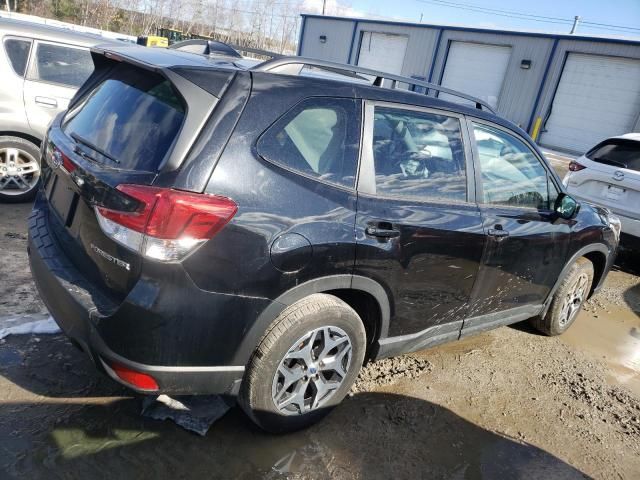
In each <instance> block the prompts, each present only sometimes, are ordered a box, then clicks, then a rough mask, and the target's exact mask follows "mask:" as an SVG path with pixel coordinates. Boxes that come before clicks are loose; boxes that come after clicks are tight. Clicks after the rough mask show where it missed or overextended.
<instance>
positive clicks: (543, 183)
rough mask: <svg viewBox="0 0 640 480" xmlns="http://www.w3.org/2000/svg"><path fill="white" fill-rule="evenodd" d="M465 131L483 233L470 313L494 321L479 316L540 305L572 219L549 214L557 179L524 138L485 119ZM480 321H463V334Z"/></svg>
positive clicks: (563, 255)
mask: <svg viewBox="0 0 640 480" xmlns="http://www.w3.org/2000/svg"><path fill="white" fill-rule="evenodd" d="M470 130H471V134H472V135H473V138H474V139H475V143H474V156H475V158H476V167H477V168H476V172H477V175H478V185H477V192H478V194H477V198H478V203H479V205H480V210H481V212H482V218H483V223H484V228H485V231H486V233H487V244H486V248H485V252H484V255H483V261H482V267H481V270H480V274H479V275H478V282H477V287H476V289H475V291H474V299H475V300H474V305H473V312H472V315H471V316H472V317H481V318H479V319H477V322H480V323H481V322H485V321H496V318H490V317H482V316H483V315H489V314H492V313H496V312H504V311H507V310H511V313H513V314H517V313H518V312H520V313H521V314H525V315H526V314H527V312H528V311H529V310H532V307H536V306H540V305H542V304H543V303H544V301H545V300H546V298H547V295H548V294H549V292H550V290H551V288H552V287H553V285H554V283H555V282H556V280H557V279H558V276H559V274H560V272H561V271H562V269H563V267H564V265H565V262H566V260H567V251H568V247H569V236H570V233H571V225H572V221H568V220H563V219H561V218H559V216H558V215H557V214H556V213H555V212H554V205H555V201H556V199H557V197H558V192H559V188H558V186H557V185H556V183H555V182H556V180H555V177H553V175H552V174H551V172H550V171H549V170H548V168H549V167H548V166H547V165H546V163H545V162H544V161H543V160H542V158H540V157H539V156H538V155H537V153H536V152H535V150H534V149H533V148H532V147H531V146H529V145H528V144H527V142H526V140H525V139H524V138H522V137H519V136H518V135H517V134H516V133H514V132H512V131H510V130H507V129H505V128H502V127H500V126H497V125H494V124H491V123H489V122H485V121H482V120H475V119H473V120H472V121H471V122H470ZM514 309H516V310H514ZM518 309H519V310H518ZM498 321H499V319H498ZM480 323H474V322H473V320H472V321H471V322H469V324H467V323H466V322H465V331H469V332H471V331H473V330H474V329H476V328H479V329H481V328H482V325H481V324H480ZM463 334H464V331H463Z"/></svg>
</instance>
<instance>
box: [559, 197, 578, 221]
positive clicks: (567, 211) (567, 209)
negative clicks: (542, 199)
mask: <svg viewBox="0 0 640 480" xmlns="http://www.w3.org/2000/svg"><path fill="white" fill-rule="evenodd" d="M554 210H555V212H556V213H557V214H558V215H559V216H560V217H561V218H564V219H565V220H571V219H572V218H573V217H575V216H576V215H577V214H578V212H579V211H580V204H579V203H578V202H577V201H576V200H575V199H574V198H573V197H571V196H569V195H567V194H566V193H561V194H560V195H558V198H557V200H556V205H555V207H554Z"/></svg>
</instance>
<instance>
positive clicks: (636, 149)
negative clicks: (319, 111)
mask: <svg viewBox="0 0 640 480" xmlns="http://www.w3.org/2000/svg"><path fill="white" fill-rule="evenodd" d="M587 158H588V159H589V160H593V161H594V162H598V163H603V164H606V165H611V166H613V167H620V168H628V169H629V170H635V171H636V172H640V142H634V141H633V140H624V139H612V140H607V141H606V142H603V143H601V144H600V145H598V146H596V147H595V148H593V149H592V150H591V151H589V152H588V153H587Z"/></svg>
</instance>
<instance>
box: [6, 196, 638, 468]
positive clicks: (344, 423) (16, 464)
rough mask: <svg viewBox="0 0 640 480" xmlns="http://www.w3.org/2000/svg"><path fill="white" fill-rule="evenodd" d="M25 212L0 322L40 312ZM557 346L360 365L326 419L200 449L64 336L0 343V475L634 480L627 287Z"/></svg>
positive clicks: (239, 423) (221, 425)
mask: <svg viewBox="0 0 640 480" xmlns="http://www.w3.org/2000/svg"><path fill="white" fill-rule="evenodd" d="M28 210H29V208H28V206H23V205H21V206H16V207H13V206H6V205H1V206H0V238H2V239H3V241H4V251H5V255H3V256H2V257H1V258H2V259H1V260H0V261H1V262H2V263H1V264H0V275H1V277H0V282H1V283H0V284H2V285H3V293H2V295H1V296H0V317H2V316H3V315H5V316H6V315H20V314H25V313H32V312H40V311H42V310H43V307H42V304H41V303H40V301H39V300H38V298H37V293H36V291H35V288H34V285H33V282H32V280H31V278H30V276H29V271H28V267H27V262H26V253H25V248H26V244H25V233H26V232H25V226H24V223H23V219H24V218H25V217H26V215H27V213H28ZM624 270H625V271H615V272H613V273H612V274H611V275H610V276H609V278H608V280H607V283H606V285H605V288H604V289H603V290H602V293H601V294H600V295H598V296H597V297H595V298H594V299H592V300H591V301H590V302H589V303H588V305H587V306H586V309H585V310H586V311H584V312H582V313H581V314H580V316H579V318H578V320H577V322H576V324H575V325H574V326H572V328H571V329H570V330H569V331H568V332H567V333H566V334H565V335H563V336H562V337H555V338H548V337H543V336H541V335H538V334H537V333H535V332H534V331H533V330H531V329H530V328H529V327H528V326H527V324H526V323H525V324H518V325H514V326H512V327H504V328H500V329H497V330H494V331H491V332H488V333H485V334H482V335H478V336H475V337H471V338H467V339H464V340H462V341H460V342H455V343H452V344H448V345H442V346H440V347H436V348H432V349H430V350H425V351H423V352H418V353H415V354H411V355H405V356H402V357H398V358H394V359H388V360H383V361H381V362H377V363H374V364H371V365H368V366H367V367H366V368H365V369H364V370H363V372H362V374H361V375H360V378H359V379H358V381H357V383H356V385H355V386H354V388H353V391H352V393H351V395H350V396H349V397H348V398H347V399H346V400H345V402H344V403H343V404H342V405H341V406H340V407H339V408H337V409H336V410H335V411H334V412H333V413H332V414H331V415H329V417H327V419H325V421H323V422H322V423H321V424H319V425H316V426H314V427H312V428H310V429H308V430H305V431H303V432H298V433H295V434H291V435H284V436H271V435H266V434H264V433H262V432H260V431H258V430H257V429H256V428H255V427H254V426H253V425H252V424H251V423H250V422H249V421H248V420H247V419H246V418H245V417H244V416H243V415H242V414H241V413H240V411H239V409H237V408H233V409H232V410H231V411H230V412H229V413H228V414H227V415H226V416H225V417H224V418H223V419H222V420H220V421H219V422H218V423H216V424H215V425H214V426H213V427H212V428H211V430H210V432H209V434H208V435H207V436H206V437H204V438H200V437H198V436H196V435H193V434H190V433H188V432H186V431H184V430H182V429H180V428H179V427H177V426H176V425H174V424H173V423H171V422H160V421H154V420H150V419H147V418H143V417H141V416H140V399H139V398H136V397H134V396H132V395H131V393H130V392H128V391H127V390H124V389H123V388H122V387H120V386H119V385H118V384H116V383H114V382H112V381H111V380H109V379H107V378H105V377H103V376H101V375H99V374H97V373H96V372H95V370H94V368H93V366H92V365H91V364H90V363H89V361H88V359H86V358H85V357H84V355H83V354H82V353H80V352H79V351H78V350H76V349H75V348H74V347H73V346H71V344H70V343H69V342H68V341H67V340H66V338H65V337H64V336H62V335H41V336H33V335H32V336H15V337H8V338H6V339H4V340H1V341H0V405H1V407H0V438H1V439H2V441H1V442H0V478H46V479H49V478H83V479H84V478H113V477H116V478H123V479H126V478H140V477H153V478H171V479H176V478H193V477H207V478H353V479H361V478H366V479H370V478H373V479H377V478H380V479H386V478H411V479H413V478H460V479H462V478H464V479H475V478H478V479H480V478H482V479H487V478H527V479H530V478H534V479H535V478H539V479H549V478H571V479H572V478H585V477H593V478H606V479H609V478H611V479H620V478H625V479H626V478H628V479H634V478H638V472H640V373H639V372H640V354H639V353H638V352H640V278H639V277H637V276H634V275H632V274H630V273H627V272H628V271H632V267H630V266H629V265H626V266H625V267H624Z"/></svg>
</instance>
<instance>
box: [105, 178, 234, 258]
mask: <svg viewBox="0 0 640 480" xmlns="http://www.w3.org/2000/svg"><path fill="white" fill-rule="evenodd" d="M117 189H118V190H120V191H121V192H122V193H125V194H126V195H128V196H130V197H132V198H134V199H136V200H137V201H138V202H139V203H140V207H139V208H138V209H137V210H136V211H134V212H124V211H118V210H112V209H109V208H105V207H96V216H97V218H98V222H99V223H100V227H101V228H102V231H103V232H104V233H105V234H106V235H107V236H109V237H110V238H112V239H113V240H115V241H116V242H118V243H120V244H121V245H123V246H125V247H127V248H129V249H131V250H134V251H136V252H139V253H141V254H142V255H144V256H146V257H148V258H153V259H155V260H160V261H163V262H171V261H179V260H181V259H182V258H184V257H185V256H186V255H187V254H189V253H191V252H193V251H194V250H195V249H196V248H198V247H199V246H200V245H202V244H203V243H204V242H206V241H207V240H209V239H210V238H212V237H213V236H214V235H215V234H216V233H218V232H219V231H220V230H221V229H222V228H223V227H224V226H225V225H226V224H227V223H228V222H229V220H231V219H232V218H233V216H234V215H235V213H236V212H237V211H238V206H237V205H236V204H235V203H234V202H233V200H231V199H229V198H227V197H221V196H217V195H206V194H201V193H190V192H181V191H178V190H171V189H167V188H158V187H149V186H144V185H119V186H118V187H117Z"/></svg>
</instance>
